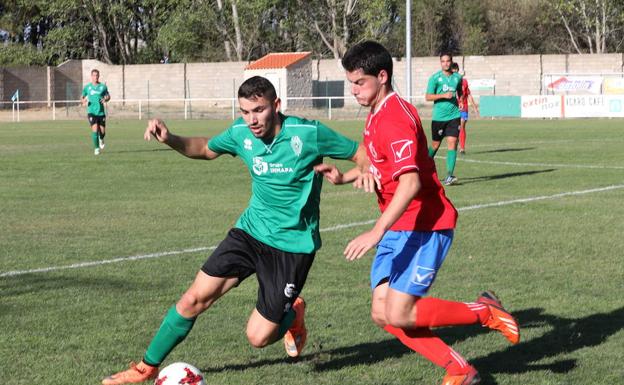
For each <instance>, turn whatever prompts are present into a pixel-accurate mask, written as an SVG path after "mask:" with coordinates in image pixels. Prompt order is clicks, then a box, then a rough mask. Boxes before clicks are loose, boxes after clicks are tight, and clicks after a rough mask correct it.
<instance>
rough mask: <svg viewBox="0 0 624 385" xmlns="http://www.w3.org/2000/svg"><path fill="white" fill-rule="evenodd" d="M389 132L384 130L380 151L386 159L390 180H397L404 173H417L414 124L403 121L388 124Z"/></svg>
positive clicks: (416, 140)
mask: <svg viewBox="0 0 624 385" xmlns="http://www.w3.org/2000/svg"><path fill="white" fill-rule="evenodd" d="M389 124H391V125H392V129H391V130H385V131H384V132H383V137H382V140H381V143H380V144H381V147H382V149H381V151H382V152H384V153H385V154H384V155H385V157H386V159H388V162H389V164H390V165H391V166H390V171H391V172H392V176H391V177H392V179H393V180H398V179H399V176H401V175H402V174H404V173H406V172H410V171H418V164H417V162H416V160H417V159H418V156H417V155H418V154H417V150H418V138H417V136H416V127H414V124H418V123H416V122H414V123H410V122H407V121H405V120H396V121H392V122H389Z"/></svg>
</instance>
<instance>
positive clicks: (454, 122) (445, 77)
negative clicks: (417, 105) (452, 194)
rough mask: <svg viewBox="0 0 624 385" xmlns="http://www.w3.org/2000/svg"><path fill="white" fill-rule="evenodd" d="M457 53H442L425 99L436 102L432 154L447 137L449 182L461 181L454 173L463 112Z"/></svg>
mask: <svg viewBox="0 0 624 385" xmlns="http://www.w3.org/2000/svg"><path fill="white" fill-rule="evenodd" d="M452 63H453V56H451V54H448V53H443V54H441V55H440V67H441V70H440V71H438V72H436V73H434V74H433V75H431V77H430V78H429V82H428V83H427V91H426V94H425V99H426V100H427V101H430V102H433V117H432V119H431V120H432V121H431V147H429V156H430V157H432V158H433V157H434V156H435V154H436V152H437V151H438V148H439V147H440V142H442V139H443V138H445V137H446V144H447V146H448V152H447V155H446V172H447V175H446V178H445V179H444V184H445V185H447V186H448V185H451V184H454V183H455V182H457V178H456V177H455V176H454V175H453V172H454V171H455V162H456V160H457V137H458V136H459V125H460V113H459V102H458V99H459V97H460V96H461V84H462V78H461V75H460V74H458V73H454V72H453V71H452V70H451V64H452Z"/></svg>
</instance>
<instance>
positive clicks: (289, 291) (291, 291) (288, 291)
mask: <svg viewBox="0 0 624 385" xmlns="http://www.w3.org/2000/svg"><path fill="white" fill-rule="evenodd" d="M296 294H297V289H296V288H295V284H294V283H287V284H286V287H284V295H285V296H286V297H288V298H292V296H293V295H296Z"/></svg>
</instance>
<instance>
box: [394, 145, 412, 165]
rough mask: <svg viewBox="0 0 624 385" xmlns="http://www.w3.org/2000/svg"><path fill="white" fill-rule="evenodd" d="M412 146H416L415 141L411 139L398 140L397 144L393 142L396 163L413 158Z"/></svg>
mask: <svg viewBox="0 0 624 385" xmlns="http://www.w3.org/2000/svg"><path fill="white" fill-rule="evenodd" d="M412 144H414V141H413V140H409V139H403V140H397V141H396V142H392V143H391V144H390V147H392V153H393V154H394V163H398V162H400V161H403V160H405V159H409V158H411V157H412Z"/></svg>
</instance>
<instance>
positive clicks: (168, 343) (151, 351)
mask: <svg viewBox="0 0 624 385" xmlns="http://www.w3.org/2000/svg"><path fill="white" fill-rule="evenodd" d="M195 319H196V318H185V317H183V316H181V315H180V314H179V313H178V312H177V311H176V308H175V305H173V306H172V307H171V308H170V309H169V311H168V312H167V315H166V316H165V319H164V320H163V322H162V324H161V325H160V329H158V332H156V335H155V336H154V338H153V339H152V342H151V343H150V344H149V347H148V348H147V351H146V352H145V355H144V356H143V361H144V362H145V363H146V364H148V365H151V366H159V365H160V364H161V363H162V362H163V361H164V360H165V358H166V357H167V355H169V353H171V351H172V350H173V348H175V347H176V346H177V345H178V344H179V343H180V342H182V341H183V340H184V338H186V336H187V335H188V334H189V333H190V331H191V329H192V328H193V324H194V323H195Z"/></svg>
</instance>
